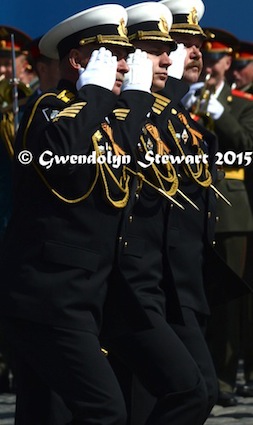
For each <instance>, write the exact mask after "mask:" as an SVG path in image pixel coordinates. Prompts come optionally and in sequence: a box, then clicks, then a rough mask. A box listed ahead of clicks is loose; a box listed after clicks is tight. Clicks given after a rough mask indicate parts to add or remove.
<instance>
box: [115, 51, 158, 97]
mask: <svg viewBox="0 0 253 425" xmlns="http://www.w3.org/2000/svg"><path fill="white" fill-rule="evenodd" d="M127 65H128V66H129V71H128V72H127V73H126V74H125V76H124V81H123V84H122V89H121V90H122V91H125V90H142V91H145V92H149V93H150V92H151V86H152V80H153V63H152V61H151V60H150V59H149V58H148V55H147V53H146V52H143V51H142V50H140V49H136V50H135V52H134V53H130V54H129V55H128V58H127Z"/></svg>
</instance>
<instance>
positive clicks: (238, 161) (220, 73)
mask: <svg viewBox="0 0 253 425" xmlns="http://www.w3.org/2000/svg"><path fill="white" fill-rule="evenodd" d="M205 33H206V35H207V39H206V40H205V42H204V44H203V46H202V54H203V62H204V67H203V72H202V77H201V78H200V81H202V83H200V85H199V86H197V87H196V86H195V93H193V94H192V96H193V97H192V98H191V100H190V99H188V107H190V103H191V102H192V104H193V105H191V109H192V110H193V112H195V113H196V112H197V115H198V117H199V116H201V118H200V120H201V122H202V123H203V124H204V125H206V126H208V127H209V128H210V129H211V130H212V131H213V132H214V133H215V134H216V136H217V137H218V143H219V155H217V160H216V163H217V166H218V167H220V168H222V171H224V174H225V178H222V179H221V180H220V181H219V183H218V185H217V187H218V189H219V190H220V191H221V192H222V193H223V194H224V195H225V197H226V198H227V199H228V200H229V201H230V202H231V204H232V207H231V206H229V205H228V204H226V203H224V202H222V200H221V199H218V203H217V216H218V217H219V220H218V221H217V223H216V229H215V233H216V245H215V249H216V250H217V252H218V253H219V254H220V255H221V256H222V258H224V260H225V261H226V263H227V264H228V265H229V266H230V267H231V269H232V270H234V272H236V273H237V275H238V276H239V277H243V274H244V267H245V258H246V243H247V235H248V233H249V232H251V231H252V230H253V219H252V212H251V208H250V203H249V197H248V194H247V191H246V187H245V165H247V164H249V163H250V162H251V153H250V152H251V151H252V146H253V136H252V134H253V133H252V132H253V104H252V102H250V101H249V100H247V99H245V98H242V96H238V93H236V92H235V93H234V92H232V91H231V87H230V85H229V84H228V83H227V81H226V72H227V71H228V70H229V69H230V67H231V64H232V59H233V52H234V51H235V49H236V47H237V44H238V40H237V38H236V37H235V36H234V35H233V34H230V33H228V32H227V31H224V30H222V29H217V28H205ZM196 88H197V89H198V92H197V91H196ZM191 89H192V91H194V87H192V88H191ZM224 279H225V277H224V275H223V274H221V275H220V281H221V282H222V281H223V280H224ZM240 305H241V302H240V299H239V300H235V301H233V302H229V303H226V305H225V306H223V307H222V308H220V309H217V310H216V311H213V314H212V316H211V320H210V323H209V330H208V342H209V346H210V349H211V353H212V356H213V359H214V364H215V367H216V371H217V376H218V379H219V388H220V392H219V398H218V403H219V404H220V405H222V406H232V405H235V404H236V398H235V396H234V393H233V392H234V389H235V380H236V372H237V364H238V358H239V347H240V311H241V307H240Z"/></svg>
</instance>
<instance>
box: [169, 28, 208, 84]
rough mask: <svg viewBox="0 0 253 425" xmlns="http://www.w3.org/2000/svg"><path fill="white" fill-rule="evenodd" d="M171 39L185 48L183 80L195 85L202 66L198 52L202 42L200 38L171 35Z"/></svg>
mask: <svg viewBox="0 0 253 425" xmlns="http://www.w3.org/2000/svg"><path fill="white" fill-rule="evenodd" d="M173 39H174V40H175V41H176V42H177V43H183V44H184V46H185V47H186V52H187V53H186V57H185V61H184V74H183V79H184V80H185V81H186V82H187V83H189V84H193V83H196V82H197V81H198V79H199V76H200V73H201V70H202V66H203V62H202V54H201V51H200V48H201V46H202V42H203V39H202V37H201V36H199V35H190V34H176V33H173Z"/></svg>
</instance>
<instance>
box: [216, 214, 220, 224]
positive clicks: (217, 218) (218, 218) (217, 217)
mask: <svg viewBox="0 0 253 425" xmlns="http://www.w3.org/2000/svg"><path fill="white" fill-rule="evenodd" d="M215 221H216V223H218V222H219V221H220V217H219V216H218V215H217V216H216V217H215Z"/></svg>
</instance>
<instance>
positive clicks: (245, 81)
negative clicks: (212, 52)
mask: <svg viewBox="0 0 253 425" xmlns="http://www.w3.org/2000/svg"><path fill="white" fill-rule="evenodd" d="M231 72H232V75H233V79H234V82H235V83H236V87H237V88H238V89H242V88H244V87H246V86H248V85H249V84H251V83H252V82H253V61H252V62H249V63H248V65H246V66H245V67H243V68H241V69H240V68H236V67H233V68H232V71H231Z"/></svg>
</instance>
